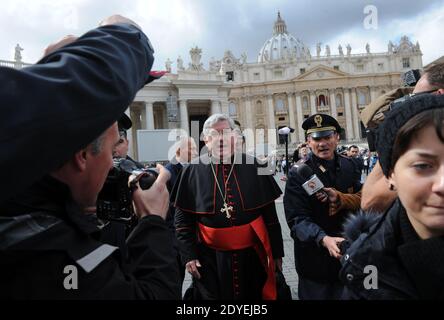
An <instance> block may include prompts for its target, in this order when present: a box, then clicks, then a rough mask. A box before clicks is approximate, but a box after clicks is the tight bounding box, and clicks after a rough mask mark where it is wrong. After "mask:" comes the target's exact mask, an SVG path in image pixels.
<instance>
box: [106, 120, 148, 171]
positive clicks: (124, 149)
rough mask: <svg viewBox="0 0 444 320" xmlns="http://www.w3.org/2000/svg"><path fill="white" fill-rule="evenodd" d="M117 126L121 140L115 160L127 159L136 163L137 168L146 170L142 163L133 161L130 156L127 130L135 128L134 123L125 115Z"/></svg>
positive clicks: (116, 149) (114, 153) (115, 150)
mask: <svg viewBox="0 0 444 320" xmlns="http://www.w3.org/2000/svg"><path fill="white" fill-rule="evenodd" d="M117 124H118V128H119V136H120V139H119V143H118V144H117V145H116V146H115V148H114V152H113V157H114V158H125V159H128V160H131V161H132V162H134V163H135V165H136V167H137V168H139V169H143V168H144V166H143V164H141V163H140V162H137V161H136V160H134V159H132V158H131V157H130V156H129V155H128V148H129V140H128V134H127V130H129V129H131V127H132V126H133V122H132V121H131V119H130V118H129V117H128V116H127V115H126V114H123V115H122V116H121V117H120V119H119V121H118V122H117Z"/></svg>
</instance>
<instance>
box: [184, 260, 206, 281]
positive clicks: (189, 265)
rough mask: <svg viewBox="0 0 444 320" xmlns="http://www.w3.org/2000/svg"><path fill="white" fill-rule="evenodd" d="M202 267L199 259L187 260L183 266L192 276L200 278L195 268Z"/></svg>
mask: <svg viewBox="0 0 444 320" xmlns="http://www.w3.org/2000/svg"><path fill="white" fill-rule="evenodd" d="M200 267H202V265H201V264H200V262H199V260H197V259H196V260H191V261H188V262H187V264H186V265H185V268H186V269H187V272H188V273H189V274H191V275H192V276H193V278H196V279H200V273H199V271H198V270H197V268H200Z"/></svg>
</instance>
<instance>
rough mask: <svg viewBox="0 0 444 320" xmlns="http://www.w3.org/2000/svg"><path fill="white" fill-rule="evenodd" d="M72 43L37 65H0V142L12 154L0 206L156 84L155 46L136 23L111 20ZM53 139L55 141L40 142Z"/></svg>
mask: <svg viewBox="0 0 444 320" xmlns="http://www.w3.org/2000/svg"><path fill="white" fill-rule="evenodd" d="M74 39H75V37H72V36H71V37H66V38H64V39H63V40H62V41H60V42H58V43H55V44H53V45H51V46H50V47H48V49H47V51H46V56H45V57H43V58H42V59H41V60H40V61H38V62H37V63H36V64H35V65H32V66H29V67H26V68H23V69H20V70H17V69H13V68H7V67H0V83H2V86H1V87H0V97H1V101H2V117H0V136H1V145H2V149H3V150H8V152H2V153H0V165H1V167H2V168H8V169H7V170H3V172H2V175H1V177H2V179H1V180H2V183H3V187H2V188H1V192H0V202H1V201H2V200H6V199H8V198H9V197H10V196H12V195H14V194H16V193H17V192H20V191H23V190H25V189H26V188H27V187H29V186H31V184H32V183H33V182H35V181H37V180H38V179H40V178H42V177H43V175H45V174H46V173H48V172H50V171H51V170H53V169H55V168H57V167H59V166H61V165H62V164H63V162H65V161H66V160H68V159H69V158H70V156H72V152H74V151H76V150H79V149H80V148H82V147H85V146H86V145H87V144H88V143H89V142H91V141H92V140H93V139H94V138H95V137H97V136H99V135H100V134H101V133H102V132H103V131H105V130H106V129H107V128H108V127H109V126H110V125H111V124H112V123H113V122H115V121H116V120H117V119H118V118H119V117H120V116H121V115H122V114H123V112H124V111H125V109H126V108H128V105H129V104H130V103H131V102H132V101H133V100H134V97H135V95H136V93H137V91H138V90H139V89H140V88H142V87H143V86H144V85H145V84H146V83H148V82H150V81H152V80H153V79H154V78H153V77H152V76H151V75H150V70H151V67H152V65H153V61H154V56H153V53H154V51H153V48H152V46H151V45H150V43H149V40H148V38H147V37H146V35H145V34H144V33H143V32H142V31H141V29H140V28H139V27H138V26H137V25H136V24H135V23H134V22H133V21H131V20H129V19H126V18H124V17H121V16H112V17H109V18H107V19H105V20H104V21H103V22H102V23H101V26H100V27H99V28H96V29H93V30H91V31H89V32H87V33H86V34H84V35H83V36H81V37H80V38H78V39H77V40H76V41H74V42H73V40H74ZM48 137H50V138H51V143H36V141H38V142H41V141H46V140H47V139H48ZM70 147H72V149H71V148H70ZM36 155H38V156H36ZM31 160H32V166H30V165H29V162H30V161H31ZM12 168H20V170H12Z"/></svg>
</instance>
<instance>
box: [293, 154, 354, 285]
mask: <svg viewBox="0 0 444 320" xmlns="http://www.w3.org/2000/svg"><path fill="white" fill-rule="evenodd" d="M305 164H306V165H308V166H309V167H310V168H312V169H313V172H314V173H315V174H316V175H317V176H318V178H319V179H320V180H321V181H322V183H323V184H324V186H325V187H333V188H335V189H336V190H338V191H340V192H343V193H356V192H358V191H360V190H361V183H360V178H361V173H360V170H359V169H358V167H357V165H356V163H355V162H354V161H353V160H352V159H350V158H347V157H344V156H340V155H337V154H336V155H335V168H334V170H333V172H331V170H328V169H327V168H326V167H325V163H324V162H323V161H322V160H321V159H319V158H317V157H316V156H315V155H313V154H310V156H309V157H308V159H307V160H306V161H305ZM304 182H305V181H303V179H302V178H301V177H300V176H299V175H298V174H297V173H296V170H294V169H293V168H292V170H290V172H289V175H288V181H287V185H286V187H285V195H284V209H285V216H286V219H287V223H288V226H289V228H290V231H291V236H292V238H293V239H294V251H295V264H296V271H297V272H298V274H299V276H301V277H306V278H309V279H312V280H316V281H320V282H334V281H337V280H338V276H337V275H338V272H339V269H340V263H339V261H338V260H336V259H335V258H332V257H330V255H329V253H328V251H327V249H326V248H324V247H323V246H322V245H321V244H320V242H321V240H322V238H324V237H325V236H327V235H328V236H332V237H336V236H340V235H341V233H342V224H343V223H344V220H345V216H346V214H347V212H344V210H342V211H340V212H338V213H337V214H336V215H333V216H329V206H328V203H322V202H320V201H318V200H317V198H316V196H315V195H312V196H309V195H308V194H307V193H306V192H305V190H304V189H303V188H302V184H303V183H304Z"/></svg>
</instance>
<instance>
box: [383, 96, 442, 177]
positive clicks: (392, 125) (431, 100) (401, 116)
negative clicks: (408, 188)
mask: <svg viewBox="0 0 444 320" xmlns="http://www.w3.org/2000/svg"><path fill="white" fill-rule="evenodd" d="M439 108H444V95H435V94H423V95H418V96H413V97H411V98H407V99H406V100H405V101H404V102H400V103H396V104H394V105H392V108H391V110H390V111H388V112H387V114H386V115H385V120H384V122H383V123H382V124H381V125H380V126H379V128H378V132H377V138H376V151H378V155H379V163H380V164H381V168H382V171H383V173H384V175H385V176H386V177H388V175H389V173H390V170H391V169H393V167H394V165H395V164H394V163H391V162H392V154H393V145H394V143H395V138H396V135H397V133H398V131H399V129H401V127H402V126H403V125H405V124H406V123H407V121H409V120H410V119H411V118H413V117H414V116H416V115H417V114H419V113H421V112H423V111H427V110H432V109H439Z"/></svg>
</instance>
